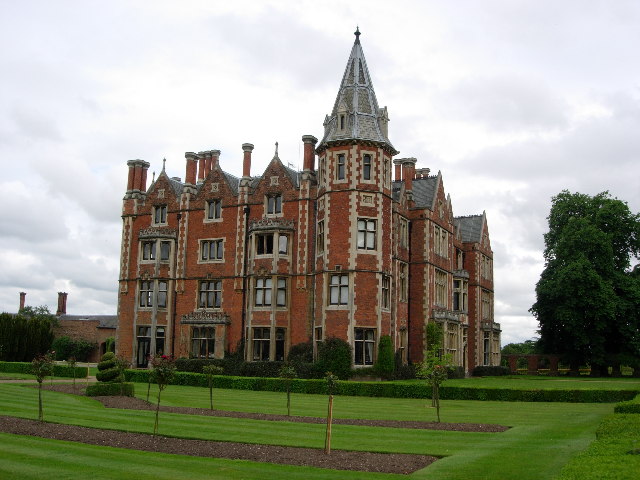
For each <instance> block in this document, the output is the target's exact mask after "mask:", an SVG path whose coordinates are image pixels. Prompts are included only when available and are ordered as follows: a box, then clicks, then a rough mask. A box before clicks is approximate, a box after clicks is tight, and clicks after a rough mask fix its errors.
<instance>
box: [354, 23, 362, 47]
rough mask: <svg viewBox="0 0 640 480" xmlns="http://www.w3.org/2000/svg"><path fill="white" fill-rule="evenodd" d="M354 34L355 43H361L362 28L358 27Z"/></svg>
mask: <svg viewBox="0 0 640 480" xmlns="http://www.w3.org/2000/svg"><path fill="white" fill-rule="evenodd" d="M353 34H354V35H355V36H356V42H355V43H360V27H359V26H357V25H356V31H355V32H353Z"/></svg>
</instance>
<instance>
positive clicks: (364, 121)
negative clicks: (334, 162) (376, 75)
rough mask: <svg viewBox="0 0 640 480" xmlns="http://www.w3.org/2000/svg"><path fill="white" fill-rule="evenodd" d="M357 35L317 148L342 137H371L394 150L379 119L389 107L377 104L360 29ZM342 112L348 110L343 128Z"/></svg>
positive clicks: (361, 138) (363, 138) (370, 139)
mask: <svg viewBox="0 0 640 480" xmlns="http://www.w3.org/2000/svg"><path fill="white" fill-rule="evenodd" d="M355 35H356V40H355V42H354V44H353V48H352V49H351V54H350V55H349V60H348V61H347V67H346V69H345V71H344V76H343V77H342V82H341V83H340V89H339V90H338V95H337V97H336V101H335V103H334V105H333V110H332V111H331V114H330V115H327V117H326V119H325V123H324V126H325V130H324V137H323V138H322V140H321V141H320V143H319V144H318V148H322V147H323V146H326V144H327V143H329V142H334V141H340V140H369V141H373V142H377V143H383V144H386V145H388V146H389V147H390V148H391V149H392V150H394V151H395V149H394V148H393V145H391V142H390V141H389V139H388V138H387V137H386V135H385V134H384V133H383V130H382V128H381V126H380V121H381V120H382V119H383V117H385V116H386V108H384V109H381V108H379V107H378V100H377V99H376V93H375V91H374V90H373V83H372V82H371V77H370V76H369V69H368V68H367V62H366V60H365V58H364V52H363V51H362V45H361V44H360V31H356V32H355ZM339 112H342V113H344V114H346V125H345V128H344V129H342V128H339V127H340V126H339V125H338V117H339V115H338V114H339ZM383 121H384V120H383Z"/></svg>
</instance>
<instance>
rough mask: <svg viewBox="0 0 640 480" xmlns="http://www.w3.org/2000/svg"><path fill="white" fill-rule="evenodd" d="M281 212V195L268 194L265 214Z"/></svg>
mask: <svg viewBox="0 0 640 480" xmlns="http://www.w3.org/2000/svg"><path fill="white" fill-rule="evenodd" d="M281 213H282V195H280V194H278V195H269V196H268V197H267V215H279V214H281Z"/></svg>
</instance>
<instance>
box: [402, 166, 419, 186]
mask: <svg viewBox="0 0 640 480" xmlns="http://www.w3.org/2000/svg"><path fill="white" fill-rule="evenodd" d="M416 162H417V160H416V159H415V158H403V159H402V177H403V178H404V189H405V191H407V192H412V191H413V177H414V176H415V174H414V170H415V167H416Z"/></svg>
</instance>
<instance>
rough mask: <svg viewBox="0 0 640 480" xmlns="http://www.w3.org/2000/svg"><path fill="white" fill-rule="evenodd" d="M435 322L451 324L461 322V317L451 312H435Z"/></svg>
mask: <svg viewBox="0 0 640 480" xmlns="http://www.w3.org/2000/svg"><path fill="white" fill-rule="evenodd" d="M433 318H434V320H447V321H449V322H460V316H459V315H458V314H457V313H454V312H451V311H449V310H434V311H433Z"/></svg>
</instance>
